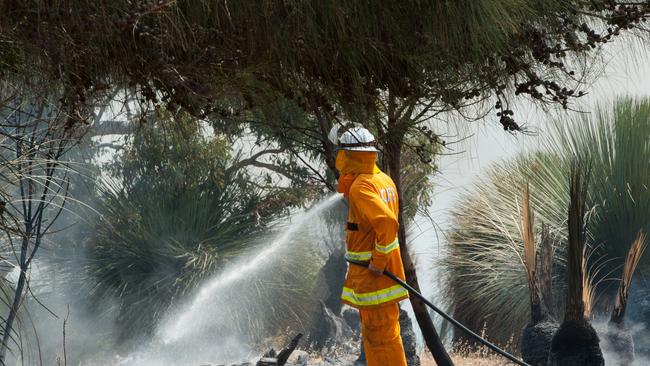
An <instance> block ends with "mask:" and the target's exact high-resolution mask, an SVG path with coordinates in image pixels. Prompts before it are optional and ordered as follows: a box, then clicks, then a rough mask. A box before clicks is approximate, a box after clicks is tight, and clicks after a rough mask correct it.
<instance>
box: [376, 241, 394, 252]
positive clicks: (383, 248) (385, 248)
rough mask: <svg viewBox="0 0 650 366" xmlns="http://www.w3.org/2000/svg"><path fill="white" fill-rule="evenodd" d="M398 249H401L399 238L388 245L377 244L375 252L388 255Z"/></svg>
mask: <svg viewBox="0 0 650 366" xmlns="http://www.w3.org/2000/svg"><path fill="white" fill-rule="evenodd" d="M397 248H399V240H398V239H397V238H396V239H395V240H394V241H393V242H392V243H390V244H388V245H379V244H375V250H376V251H378V252H379V253H384V254H388V253H390V252H392V251H393V250H395V249H397Z"/></svg>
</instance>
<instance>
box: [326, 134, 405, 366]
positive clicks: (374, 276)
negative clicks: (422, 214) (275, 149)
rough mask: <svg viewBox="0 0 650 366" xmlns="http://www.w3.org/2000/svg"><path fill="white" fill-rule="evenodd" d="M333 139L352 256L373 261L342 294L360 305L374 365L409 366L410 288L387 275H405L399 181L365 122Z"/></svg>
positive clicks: (354, 269) (354, 271)
mask: <svg viewBox="0 0 650 366" xmlns="http://www.w3.org/2000/svg"><path fill="white" fill-rule="evenodd" d="M330 140H332V141H333V142H334V143H335V144H336V145H337V147H338V151H337V155H336V169H337V170H338V172H339V185H338V191H339V192H341V193H343V195H344V196H345V197H346V198H347V199H348V200H349V209H348V223H347V232H346V258H348V259H350V260H355V261H364V262H369V266H368V268H365V267H362V266H350V267H349V269H348V273H347V276H346V279H345V283H344V285H343V293H342V295H341V298H342V300H343V302H344V303H345V304H347V305H349V306H352V307H354V308H357V309H358V310H359V315H360V317H361V336H362V338H363V345H364V348H365V353H366V362H367V365H368V366H406V357H405V355H404V348H403V346H402V338H401V336H400V326H399V306H398V302H400V301H402V300H404V299H406V298H408V292H407V291H406V290H405V289H404V288H403V287H402V286H400V285H398V284H397V283H395V282H394V281H392V280H391V279H390V278H388V277H386V276H382V273H383V271H384V270H388V271H390V272H392V273H394V274H395V275H397V277H399V278H401V279H404V267H403V265H402V257H401V256H400V251H399V241H398V238H397V229H398V227H399V225H398V221H397V216H398V207H399V206H398V205H399V197H398V196H397V189H396V187H395V184H394V183H393V180H392V179H391V178H390V177H389V176H388V175H386V174H384V173H383V172H382V171H381V170H379V168H378V167H377V165H376V164H375V162H376V160H377V152H378V150H377V148H376V141H375V138H374V136H373V135H372V133H370V131H368V130H367V129H365V128H363V127H361V126H354V125H353V126H350V127H344V126H341V125H337V126H335V127H334V128H333V129H332V131H331V132H330Z"/></svg>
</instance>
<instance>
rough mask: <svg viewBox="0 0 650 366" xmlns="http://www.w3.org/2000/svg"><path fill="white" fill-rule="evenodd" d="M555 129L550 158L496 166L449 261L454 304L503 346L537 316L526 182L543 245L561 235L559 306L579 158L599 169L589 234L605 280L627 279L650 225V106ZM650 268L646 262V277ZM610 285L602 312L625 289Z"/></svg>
mask: <svg viewBox="0 0 650 366" xmlns="http://www.w3.org/2000/svg"><path fill="white" fill-rule="evenodd" d="M552 126H553V128H552V131H551V133H550V134H549V135H548V137H547V138H545V148H544V149H543V150H542V151H539V152H534V153H530V154H525V155H523V156H520V157H517V158H515V159H513V160H510V161H504V162H501V163H498V164H496V165H494V166H493V167H491V168H490V170H489V171H488V172H487V174H486V176H485V177H484V178H483V179H481V180H480V181H479V182H478V183H477V184H476V185H475V186H474V188H472V189H471V190H470V191H468V192H467V193H465V194H464V196H463V197H462V198H461V199H460V201H459V202H458V204H457V205H456V206H455V207H454V208H453V209H452V217H453V219H452V220H453V221H452V223H451V228H450V231H449V233H448V244H449V247H448V248H449V253H448V256H447V257H446V259H445V260H444V261H443V262H442V266H443V270H442V273H446V276H445V278H444V287H445V289H446V291H447V293H449V294H450V296H449V297H448V299H449V306H450V307H451V308H452V309H453V312H454V314H455V316H456V317H458V319H461V320H462V321H463V322H464V323H465V324H468V325H469V326H471V327H475V329H483V327H485V329H486V332H487V335H488V336H489V337H490V338H492V339H494V340H497V341H499V342H502V343H506V342H507V341H508V340H509V339H510V338H511V337H512V336H513V335H515V336H516V335H517V334H518V332H519V331H520V330H521V329H522V327H523V326H524V325H525V324H526V320H527V319H528V311H529V309H528V290H527V287H526V276H525V267H524V265H523V260H522V253H523V244H522V239H521V233H520V230H519V229H518V221H517V220H518V219H517V218H518V212H519V210H520V204H521V202H520V197H519V188H518V187H521V184H522V182H526V181H528V182H529V184H530V194H531V205H532V207H533V208H534V209H535V212H536V226H535V235H536V238H539V234H540V231H541V225H543V224H546V225H549V228H550V231H551V235H552V236H553V237H554V238H555V239H554V240H555V246H556V249H555V251H554V253H555V254H554V256H555V259H554V267H555V269H556V271H555V272H556V278H555V280H554V283H555V289H554V293H555V298H557V299H558V302H559V303H561V302H563V300H562V298H563V296H564V290H563V289H564V287H565V284H564V283H563V282H562V281H561V280H559V279H558V278H560V276H562V275H563V273H565V270H566V261H565V260H564V259H563V257H564V253H565V249H566V243H567V235H568V233H567V231H566V214H565V213H566V212H567V209H568V205H569V194H568V192H569V191H568V187H569V185H568V184H569V182H568V179H567V176H568V174H567V172H568V171H569V166H570V161H571V159H572V158H573V157H575V156H577V157H578V159H579V161H582V162H591V164H592V165H591V169H592V172H593V173H592V179H591V183H590V186H589V189H588V195H587V205H588V207H593V214H592V215H591V218H590V225H589V228H588V234H587V235H588V238H589V243H590V245H592V246H593V247H594V248H595V253H594V254H593V255H592V256H591V258H592V260H591V262H592V263H591V266H592V267H593V266H597V267H598V268H599V271H598V272H599V274H600V277H598V278H595V279H594V280H595V281H597V282H598V281H600V280H602V279H603V278H602V277H603V276H606V275H607V274H609V275H610V276H612V277H617V276H619V275H620V272H621V268H622V267H621V266H622V263H623V260H624V258H625V256H626V252H627V250H628V249H629V247H630V245H631V243H632V242H633V241H634V239H635V236H636V235H637V233H638V232H639V230H641V229H643V230H648V229H649V228H650V220H648V216H647V212H649V211H648V210H650V191H649V190H648V187H647V182H648V180H649V179H650V171H648V169H647V165H648V162H647V157H648V156H649V155H648V154H650V143H649V141H650V101H649V100H631V99H623V100H619V101H617V102H615V103H614V104H613V105H612V106H611V107H608V108H605V107H601V108H599V109H598V111H596V112H595V113H593V114H589V115H584V116H582V117H580V118H578V119H577V120H575V121H572V123H567V122H566V121H556V122H555V123H554V124H552ZM595 258H601V259H600V260H596V259H595ZM596 262H598V263H596ZM649 270H650V258H648V256H647V255H646V256H645V257H644V258H641V260H640V264H639V267H638V272H637V274H643V273H646V274H647V273H648V271H649ZM607 284H608V282H601V284H600V285H599V286H597V288H596V291H597V292H598V300H599V301H598V302H597V303H596V305H595V308H594V311H595V313H596V314H597V313H598V312H599V311H602V310H603V309H604V308H606V307H607V306H610V305H611V302H612V300H613V299H614V295H615V290H616V289H615V286H608V285H607ZM639 284H640V283H636V285H639ZM559 303H558V304H556V306H559V305H560V304H559ZM556 310H557V309H556ZM556 314H557V312H556Z"/></svg>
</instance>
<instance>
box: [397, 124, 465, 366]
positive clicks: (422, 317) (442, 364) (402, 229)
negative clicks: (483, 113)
mask: <svg viewBox="0 0 650 366" xmlns="http://www.w3.org/2000/svg"><path fill="white" fill-rule="evenodd" d="M400 125H403V124H400V123H399V121H397V120H396V119H395V118H394V116H391V114H390V113H389V122H388V129H387V131H386V135H385V139H386V141H385V144H384V148H385V152H384V153H385V155H384V159H386V161H387V163H388V164H387V165H388V171H389V174H390V176H391V178H392V179H393V182H395V186H396V187H397V195H398V197H403V195H402V187H401V179H400V178H401V171H402V164H401V156H402V146H403V143H404V141H403V140H404V134H405V132H406V131H403V130H402V127H401V126H400ZM403 206H404V205H403V204H401V203H400V205H399V231H398V234H397V235H398V239H399V243H400V254H401V255H402V262H403V263H404V272H405V275H406V282H407V283H408V284H409V285H411V286H412V287H413V288H414V289H416V290H417V291H420V285H419V283H418V277H417V273H416V271H415V263H413V260H412V259H411V255H410V254H409V252H408V245H407V242H406V225H405V223H404V208H403ZM410 301H411V305H412V306H413V312H414V313H415V319H416V320H417V322H418V326H419V327H420V330H421V331H422V336H423V337H424V341H425V343H426V345H427V348H428V349H429V351H431V354H432V355H433V358H434V359H435V361H436V363H437V364H438V366H449V365H453V362H452V360H451V357H449V354H448V353H447V351H446V350H445V347H444V346H443V344H442V341H441V340H440V336H439V335H438V332H437V331H436V328H435V326H434V324H433V320H432V319H431V316H430V315H429V311H428V309H427V307H426V305H425V304H424V302H422V300H420V299H418V298H417V297H415V296H411V297H410Z"/></svg>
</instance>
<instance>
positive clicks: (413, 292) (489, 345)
mask: <svg viewBox="0 0 650 366" xmlns="http://www.w3.org/2000/svg"><path fill="white" fill-rule="evenodd" d="M346 260H347V261H348V263H351V264H355V265H357V266H362V267H366V268H368V262H359V261H354V260H350V259H346ZM383 275H384V276H386V277H388V278H390V279H391V280H393V281H395V282H396V283H397V284H399V285H400V286H402V287H404V288H405V289H406V290H407V291H408V292H409V293H410V294H411V295H413V296H415V297H417V298H418V299H420V300H422V302H424V303H425V304H426V305H427V306H428V307H430V308H431V309H432V310H433V311H435V312H436V313H438V314H440V316H442V317H443V318H444V319H445V320H447V321H448V322H450V323H451V324H453V325H454V326H456V327H457V328H458V329H460V330H462V331H464V332H465V333H467V334H469V335H470V336H472V337H473V338H474V339H476V340H477V341H479V343H481V344H482V345H484V346H486V347H487V348H489V349H491V350H492V351H494V352H496V353H498V354H500V355H501V356H503V357H505V358H507V359H509V360H510V361H512V362H514V363H516V364H517V365H522V366H530V365H529V364H527V363H525V362H524V361H522V360H520V359H518V358H517V357H515V356H513V355H511V354H510V353H508V352H506V351H504V350H502V349H501V348H499V347H497V346H495V345H494V344H492V343H490V342H488V341H487V340H486V339H484V338H482V337H481V336H480V335H478V334H476V333H474V332H473V331H472V330H471V329H469V328H467V327H466V326H464V325H463V324H461V323H460V322H459V321H458V320H456V319H454V318H452V317H451V316H449V315H447V314H446V313H445V312H444V311H442V310H440V309H439V308H438V307H436V306H435V305H433V304H432V303H431V301H429V300H427V299H426V298H425V297H424V296H423V295H422V294H421V293H419V292H418V291H416V290H415V289H414V288H413V287H411V286H410V285H409V284H408V283H406V282H404V281H402V280H401V279H400V278H399V277H397V276H395V275H394V274H393V273H391V272H389V271H386V270H384V272H383Z"/></svg>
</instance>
